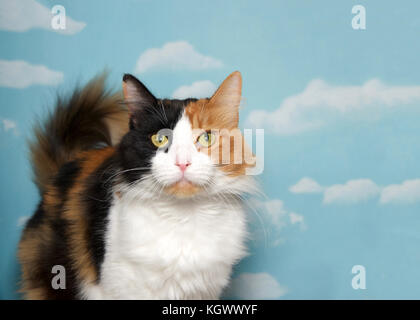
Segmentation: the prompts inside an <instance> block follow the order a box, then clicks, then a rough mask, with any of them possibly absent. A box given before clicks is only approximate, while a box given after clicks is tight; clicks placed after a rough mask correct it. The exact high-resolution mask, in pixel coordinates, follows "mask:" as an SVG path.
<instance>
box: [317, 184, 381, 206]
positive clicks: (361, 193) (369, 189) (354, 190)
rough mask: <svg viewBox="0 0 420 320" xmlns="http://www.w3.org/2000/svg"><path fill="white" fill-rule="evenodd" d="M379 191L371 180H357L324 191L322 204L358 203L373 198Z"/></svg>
mask: <svg viewBox="0 0 420 320" xmlns="http://www.w3.org/2000/svg"><path fill="white" fill-rule="evenodd" d="M380 191H381V189H380V187H378V186H377V185H376V184H375V183H374V182H373V181H372V180H369V179H357V180H350V181H347V182H346V183H345V184H335V185H332V186H330V187H328V188H326V189H325V192H324V203H326V204H331V203H347V204H350V203H360V202H364V201H367V200H369V199H371V198H375V197H376V196H378V195H379V193H380Z"/></svg>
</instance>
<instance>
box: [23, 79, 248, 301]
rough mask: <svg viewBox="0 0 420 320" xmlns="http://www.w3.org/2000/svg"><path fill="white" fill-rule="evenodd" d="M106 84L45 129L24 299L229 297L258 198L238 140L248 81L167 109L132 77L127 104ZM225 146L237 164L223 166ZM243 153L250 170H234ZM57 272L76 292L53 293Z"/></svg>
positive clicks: (77, 95) (86, 91)
mask: <svg viewBox="0 0 420 320" xmlns="http://www.w3.org/2000/svg"><path fill="white" fill-rule="evenodd" d="M104 79H105V78H104V77H103V76H102V77H99V78H96V79H94V80H92V81H91V82H90V83H88V84H87V85H86V86H85V87H84V88H83V89H82V90H80V89H76V90H75V91H74V92H73V94H72V95H71V97H70V98H69V99H63V98H60V97H59V98H58V101H57V105H56V108H55V110H54V111H53V112H52V114H51V115H50V116H49V118H48V120H47V121H46V123H44V124H43V125H41V126H38V127H37V128H36V130H35V139H34V141H32V143H31V146H30V147H31V157H32V164H33V168H34V173H35V182H36V184H37V186H38V188H39V191H40V194H41V197H42V199H41V201H40V204H39V206H38V209H37V210H36V212H35V214H34V215H33V216H32V218H31V219H30V220H29V221H28V223H27V225H26V227H25V229H24V232H23V235H22V238H21V241H20V244H19V253H18V255H19V260H20V263H21V266H22V288H21V291H22V292H23V294H24V296H25V298H27V299H217V298H219V297H220V295H221V292H222V290H223V289H224V288H225V287H226V286H227V284H228V281H229V278H230V274H231V270H232V266H233V265H234V264H235V263H237V262H238V261H239V260H240V259H241V258H242V257H243V256H244V255H245V253H246V248H245V244H244V242H245V238H246V234H247V233H246V218H245V213H244V209H243V201H242V199H243V195H244V194H246V193H249V192H253V191H254V190H256V189H255V184H254V182H253V179H252V177H251V176H249V175H246V170H247V168H248V167H252V166H254V163H253V162H252V161H245V160H246V159H244V157H245V155H246V152H242V151H245V150H246V146H245V142H244V140H243V137H242V135H241V134H240V133H239V135H238V134H237V135H236V137H232V136H229V135H228V134H227V132H231V131H233V130H235V129H237V127H238V120H239V113H238V108H239V104H240V100H241V86H242V78H241V75H240V73H239V72H234V73H232V74H231V75H230V76H229V77H228V78H227V79H226V80H225V81H224V82H223V83H222V84H221V86H220V87H219V88H218V89H217V91H216V92H215V93H214V95H213V96H212V97H211V98H208V99H193V98H190V99H185V100H170V99H157V98H155V97H154V95H153V94H152V93H151V92H150V91H149V90H148V89H147V88H146V87H145V86H144V85H143V84H142V83H141V82H140V81H139V80H138V79H136V78H135V77H134V76H132V75H129V74H126V75H125V76H124V78H123V101H124V103H121V101H119V100H122V99H121V98H120V96H119V95H118V94H111V93H110V92H109V91H107V90H105V87H104ZM222 129H223V130H222ZM237 136H239V139H240V140H239V141H240V143H239V147H238V144H237V143H231V142H232V141H233V140H235V139H236V138H237ZM235 141H236V140H235ZM226 146H228V148H229V149H228V153H230V155H232V157H230V159H228V161H221V159H222V158H223V157H222V155H224V154H225V151H226ZM235 148H236V150H235ZM238 149H239V151H241V152H239V154H240V155H241V157H242V158H241V160H243V161H234V158H237V154H238V153H237V151H238ZM222 160H224V159H222ZM54 266H62V267H64V270H65V287H66V288H65V289H54V288H53V286H52V280H53V277H54V276H55V274H54V273H53V272H52V268H53V267H54Z"/></svg>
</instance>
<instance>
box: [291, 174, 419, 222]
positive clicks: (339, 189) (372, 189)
mask: <svg viewBox="0 0 420 320" xmlns="http://www.w3.org/2000/svg"><path fill="white" fill-rule="evenodd" d="M302 181H303V183H302ZM312 186H318V187H319V188H318V190H320V193H323V196H324V199H323V202H324V203H325V204H333V203H334V204H356V203H360V202H364V201H367V200H370V199H373V198H378V197H379V203H381V204H413V203H416V202H420V179H412V180H406V181H404V182H402V183H401V184H391V185H388V186H379V185H377V184H376V183H375V182H373V181H372V180H370V179H355V180H349V181H347V182H346V183H345V184H335V185H332V186H324V187H323V186H321V185H319V183H317V182H316V181H315V180H313V179H311V178H303V179H301V180H300V181H299V182H298V183H296V184H295V185H294V186H292V187H290V188H289V190H290V191H291V192H293V193H313V190H314V188H312ZM295 218H296V217H295ZM291 219H292V218H291Z"/></svg>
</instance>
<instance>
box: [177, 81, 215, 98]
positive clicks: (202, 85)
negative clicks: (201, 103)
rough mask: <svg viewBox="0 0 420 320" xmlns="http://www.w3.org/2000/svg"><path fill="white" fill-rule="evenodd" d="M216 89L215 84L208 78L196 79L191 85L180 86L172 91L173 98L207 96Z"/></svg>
mask: <svg viewBox="0 0 420 320" xmlns="http://www.w3.org/2000/svg"><path fill="white" fill-rule="evenodd" d="M215 91H216V85H215V84H214V83H213V82H211V81H210V80H203V81H196V82H193V83H192V84H191V85H189V86H188V85H187V86H181V87H179V88H178V89H176V90H175V91H174V93H172V98H174V99H186V98H208V97H211V96H212V95H213V93H214V92H215Z"/></svg>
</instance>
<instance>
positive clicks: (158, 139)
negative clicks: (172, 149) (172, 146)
mask: <svg viewBox="0 0 420 320" xmlns="http://www.w3.org/2000/svg"><path fill="white" fill-rule="evenodd" d="M150 139H151V140H152V143H153V144H154V145H155V146H156V147H158V148H162V147H164V146H166V145H167V144H168V141H169V140H168V137H167V136H165V135H163V134H158V133H156V134H154V135H153V136H152V137H151V138H150Z"/></svg>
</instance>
